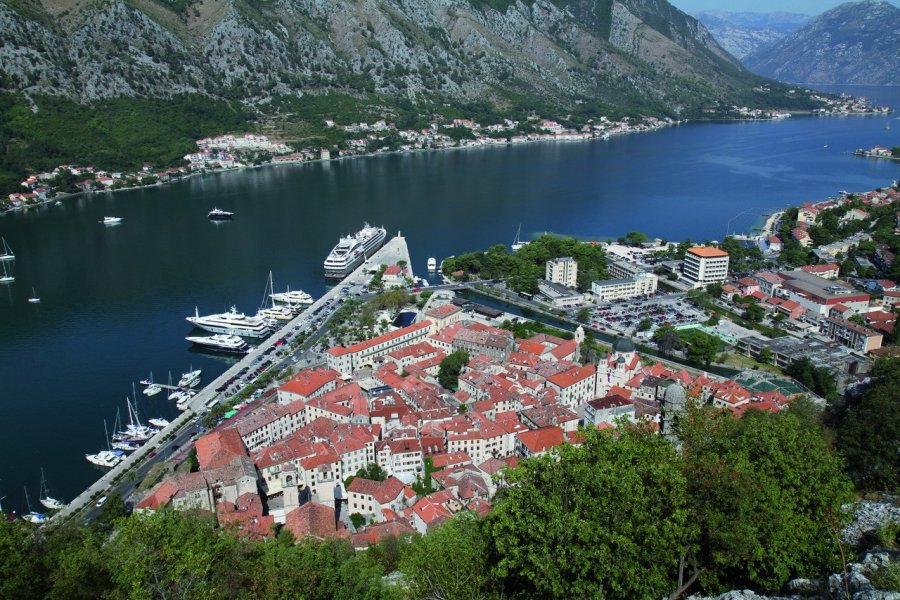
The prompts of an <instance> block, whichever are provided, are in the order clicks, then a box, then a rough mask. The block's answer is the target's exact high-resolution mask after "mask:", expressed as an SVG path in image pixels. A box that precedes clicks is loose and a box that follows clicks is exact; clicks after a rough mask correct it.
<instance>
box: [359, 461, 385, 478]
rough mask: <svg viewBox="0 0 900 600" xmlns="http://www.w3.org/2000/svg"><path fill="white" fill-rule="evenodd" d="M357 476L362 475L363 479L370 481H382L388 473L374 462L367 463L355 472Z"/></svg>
mask: <svg viewBox="0 0 900 600" xmlns="http://www.w3.org/2000/svg"><path fill="white" fill-rule="evenodd" d="M356 476H357V477H362V478H363V479H371V480H372V481H384V480H385V479H387V477H388V474H387V471H385V470H384V469H382V468H381V467H380V466H379V465H377V464H375V463H369V464H367V465H366V466H365V467H363V468H362V469H360V470H359V471H357V472H356Z"/></svg>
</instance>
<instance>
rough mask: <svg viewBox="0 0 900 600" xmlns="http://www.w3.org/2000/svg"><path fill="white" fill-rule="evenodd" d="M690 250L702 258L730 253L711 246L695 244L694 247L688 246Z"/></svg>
mask: <svg viewBox="0 0 900 600" xmlns="http://www.w3.org/2000/svg"><path fill="white" fill-rule="evenodd" d="M688 252H690V253H691V254H693V255H694V256H699V257H701V258H717V257H720V256H728V253H727V252H725V251H724V250H719V249H718V248H711V247H709V246H694V247H693V248H688Z"/></svg>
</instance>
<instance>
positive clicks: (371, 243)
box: [325, 223, 387, 279]
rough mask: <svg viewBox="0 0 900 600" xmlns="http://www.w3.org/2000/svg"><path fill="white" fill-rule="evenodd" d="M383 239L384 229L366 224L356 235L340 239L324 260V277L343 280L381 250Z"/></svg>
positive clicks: (385, 236)
mask: <svg viewBox="0 0 900 600" xmlns="http://www.w3.org/2000/svg"><path fill="white" fill-rule="evenodd" d="M385 239H387V231H385V229H384V227H372V226H371V225H369V224H368V223H366V224H365V226H364V227H363V228H362V229H361V230H360V231H358V232H357V233H355V234H353V235H349V236H347V237H342V238H341V239H340V241H338V244H337V246H335V247H334V249H333V250H332V251H331V254H329V255H328V258H326V259H325V277H327V278H329V279H343V278H344V277H346V276H347V275H349V274H350V273H352V272H353V270H354V269H355V268H356V267H358V266H359V265H361V264H362V263H363V261H364V260H366V259H367V258H368V257H369V256H371V255H372V253H373V252H375V251H376V250H378V249H379V248H381V246H382V245H383V244H384V241H385Z"/></svg>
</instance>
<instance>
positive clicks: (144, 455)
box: [53, 233, 412, 521]
mask: <svg viewBox="0 0 900 600" xmlns="http://www.w3.org/2000/svg"><path fill="white" fill-rule="evenodd" d="M400 261H405V262H406V264H407V265H410V276H412V267H411V264H412V261H411V260H410V256H409V248H408V247H407V245H406V238H404V237H402V236H401V235H400V234H399V233H398V234H397V236H396V237H394V238H392V239H390V240H388V242H387V243H386V244H385V245H384V246H382V247H381V249H380V250H378V251H377V252H376V253H375V254H373V255H372V256H371V257H370V258H369V259H368V260H367V261H366V262H364V263H363V264H362V265H360V266H359V267H357V269H356V270H355V271H353V273H351V274H350V275H348V276H347V277H346V278H345V279H344V280H342V281H341V282H340V283H339V284H338V285H336V286H335V287H333V288H331V289H330V290H328V291H327V292H326V293H325V294H324V295H323V296H322V297H321V298H319V299H318V300H316V301H315V302H314V303H313V304H312V305H311V306H309V307H308V308H307V309H306V310H305V311H303V312H301V313H300V314H299V315H297V316H296V317H294V318H293V319H292V320H290V321H288V322H287V323H285V325H284V326H282V327H281V328H280V329H279V330H278V331H276V332H275V333H274V334H272V335H271V336H270V337H268V338H267V339H266V340H265V341H263V342H262V343H261V344H260V345H259V346H257V347H256V348H255V349H253V351H251V352H250V353H248V354H247V355H246V356H245V357H244V358H242V359H241V360H239V361H238V362H237V363H235V364H234V365H232V366H231V368H229V369H228V370H227V371H225V372H224V373H222V374H221V375H219V376H218V377H217V378H216V379H214V380H213V381H211V382H209V383H207V384H206V386H205V387H204V388H203V389H201V390H200V391H199V392H198V393H197V395H196V396H194V397H193V398H192V399H191V402H190V404H189V405H188V407H187V408H186V409H185V411H184V412H182V413H181V414H180V415H179V416H178V418H176V419H175V420H173V421H172V422H171V423H170V424H169V425H168V426H167V427H166V428H164V429H163V430H162V431H160V432H159V433H157V434H156V435H155V436H153V438H152V439H151V440H150V441H148V442H147V443H146V444H145V445H144V446H143V447H141V448H140V449H139V450H136V451H135V452H133V453H132V454H130V455H128V456H127V457H126V458H125V460H123V461H122V462H121V463H119V464H118V465H116V466H115V467H113V468H112V469H110V470H109V472H107V473H105V474H104V475H103V476H102V477H101V478H100V479H98V480H97V481H95V482H94V483H93V484H91V485H90V486H89V487H88V488H87V489H86V490H84V491H83V492H81V494H79V495H78V497H76V498H75V499H74V500H72V501H71V502H70V503H69V504H68V505H66V507H65V508H63V509H62V510H61V511H59V513H57V514H56V515H54V517H53V519H54V520H55V521H62V520H65V519H66V518H68V517H69V516H72V515H74V514H77V513H78V512H79V511H80V510H81V509H82V508H85V507H89V506H91V504H92V503H93V502H94V500H95V499H96V498H98V497H99V496H101V495H104V494H105V493H106V492H107V491H108V490H109V489H110V488H111V487H112V486H114V485H116V484H117V483H119V481H121V480H122V479H123V478H124V477H125V476H126V475H127V474H128V473H129V471H131V469H133V468H136V467H138V466H139V465H140V464H141V463H142V462H143V461H145V460H147V459H150V458H152V457H150V456H149V454H150V453H151V452H154V451H155V450H156V449H157V447H158V446H159V444H160V442H162V440H163V438H166V437H167V436H169V435H172V436H174V435H175V434H177V433H178V432H180V431H181V430H182V429H184V428H185V427H187V426H191V425H192V424H193V423H192V421H193V419H194V418H195V417H197V416H199V415H202V414H203V413H204V412H205V411H206V405H207V403H208V402H211V401H212V400H213V398H215V397H216V396H220V395H221V394H219V393H218V392H216V391H215V390H216V388H217V387H219V386H220V385H222V384H223V383H225V382H226V381H227V380H228V379H229V378H231V377H232V376H235V375H236V373H237V372H238V371H240V370H241V369H242V368H244V367H247V366H250V365H251V364H253V361H254V360H255V359H256V357H258V356H260V355H262V354H263V353H264V352H265V351H266V350H268V349H269V348H271V347H272V346H274V344H275V342H276V341H277V340H278V339H280V338H282V337H284V336H285V335H287V334H288V333H289V332H291V331H292V330H293V328H294V327H296V326H298V325H299V326H300V327H301V329H300V330H299V331H298V333H304V332H306V331H308V330H310V329H313V328H314V324H313V322H312V319H310V315H313V314H316V313H317V311H318V312H320V313H322V312H323V311H324V310H329V312H330V311H334V310H336V309H337V307H338V306H339V304H340V303H339V302H333V301H335V300H337V299H338V298H340V297H341V291H342V290H343V289H345V288H347V287H349V286H352V285H364V284H366V283H367V282H368V280H369V277H370V272H371V271H376V270H377V269H378V267H379V266H380V265H382V264H386V265H394V264H397V263H398V262H400ZM304 322H305V326H304ZM326 322H327V318H324V317H323V319H322V321H321V324H320V325H319V326H320V327H321V326H324V325H325V323H326ZM276 364H277V363H276ZM222 400H225V398H224V397H222V398H220V401H222ZM160 460H162V457H160Z"/></svg>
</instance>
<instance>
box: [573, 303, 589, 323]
mask: <svg viewBox="0 0 900 600" xmlns="http://www.w3.org/2000/svg"><path fill="white" fill-rule="evenodd" d="M576 318H577V319H578V322H579V323H587V322H588V321H590V320H591V309H590V308H589V307H587V306H584V307H582V308H579V309H578V315H577V316H576Z"/></svg>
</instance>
